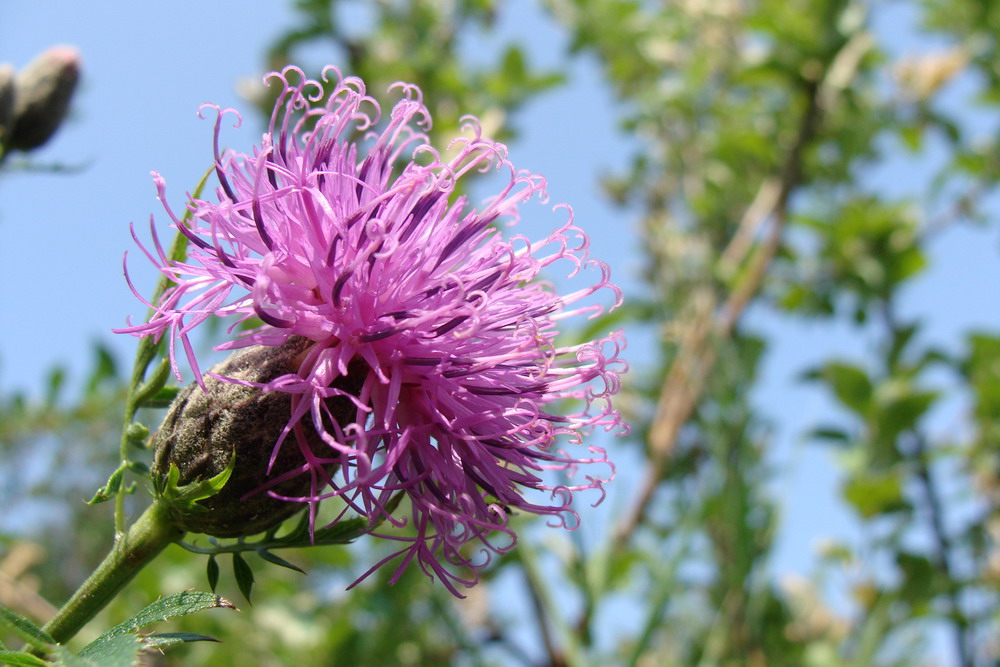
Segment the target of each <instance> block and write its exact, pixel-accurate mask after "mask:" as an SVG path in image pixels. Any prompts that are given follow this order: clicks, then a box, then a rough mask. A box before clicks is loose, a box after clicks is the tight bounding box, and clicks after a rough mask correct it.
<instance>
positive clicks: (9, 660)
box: [0, 651, 50, 667]
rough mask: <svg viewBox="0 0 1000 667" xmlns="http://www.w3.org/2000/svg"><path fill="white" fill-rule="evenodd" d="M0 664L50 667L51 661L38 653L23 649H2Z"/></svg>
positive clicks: (23, 666) (21, 666) (20, 666)
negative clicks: (25, 651)
mask: <svg viewBox="0 0 1000 667" xmlns="http://www.w3.org/2000/svg"><path fill="white" fill-rule="evenodd" d="M0 665H16V666H17V667H48V666H49V665H50V663H48V662H46V661H44V660H42V659H41V658H39V657H38V656H36V655H32V654H30V653H23V652H21V651H0Z"/></svg>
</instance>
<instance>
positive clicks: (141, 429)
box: [125, 422, 149, 447]
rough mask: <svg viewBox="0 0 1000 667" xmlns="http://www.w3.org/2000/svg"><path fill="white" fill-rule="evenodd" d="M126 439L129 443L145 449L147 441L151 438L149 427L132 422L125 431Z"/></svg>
mask: <svg viewBox="0 0 1000 667" xmlns="http://www.w3.org/2000/svg"><path fill="white" fill-rule="evenodd" d="M125 437H126V438H128V441H129V442H130V443H131V444H133V445H136V446H138V447H144V446H145V445H146V439H147V438H149V427H148V426H146V425H145V424H140V423H139V422H132V423H131V424H129V425H128V428H127V429H125Z"/></svg>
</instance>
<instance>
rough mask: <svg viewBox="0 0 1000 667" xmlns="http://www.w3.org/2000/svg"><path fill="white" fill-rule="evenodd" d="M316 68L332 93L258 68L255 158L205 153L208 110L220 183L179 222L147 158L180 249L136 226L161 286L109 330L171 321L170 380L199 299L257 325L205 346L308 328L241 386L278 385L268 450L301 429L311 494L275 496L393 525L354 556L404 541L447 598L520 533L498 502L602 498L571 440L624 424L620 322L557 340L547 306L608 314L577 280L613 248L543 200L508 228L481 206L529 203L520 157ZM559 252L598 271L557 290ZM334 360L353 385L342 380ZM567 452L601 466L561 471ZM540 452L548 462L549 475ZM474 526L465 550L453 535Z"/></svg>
mask: <svg viewBox="0 0 1000 667" xmlns="http://www.w3.org/2000/svg"><path fill="white" fill-rule="evenodd" d="M327 77H329V78H331V79H332V80H331V81H330V83H331V84H332V86H333V90H332V92H330V93H329V94H328V95H325V94H324V90H323V86H322V84H321V83H319V82H316V81H311V80H307V79H306V78H305V77H304V75H303V74H302V72H301V71H300V70H298V69H296V68H292V67H289V68H286V69H285V70H284V71H283V72H281V73H280V74H278V73H274V74H271V75H269V77H268V80H272V79H273V80H277V82H278V83H280V84H281V85H282V86H283V88H282V90H281V92H280V94H279V95H278V99H277V101H276V103H275V107H274V111H273V113H272V115H271V120H270V125H269V127H268V131H267V133H266V134H264V137H263V140H262V142H261V144H260V146H258V147H255V148H254V151H253V153H252V154H250V155H245V154H241V153H235V152H231V151H224V152H221V151H220V150H219V147H218V144H219V130H220V125H221V121H222V118H223V117H224V116H226V115H227V114H229V113H233V114H235V112H234V111H232V110H231V109H225V110H220V109H219V108H218V107H215V106H210V107H209V108H211V109H214V110H215V111H216V114H217V118H216V123H215V171H216V174H217V176H218V179H219V183H220V187H219V188H218V189H217V192H216V201H205V200H193V201H190V202H189V203H188V208H189V209H190V211H191V212H192V219H191V222H190V225H188V226H185V225H184V224H182V223H181V222H180V220H179V218H178V216H177V215H175V214H174V212H173V211H171V209H170V207H169V206H168V205H167V203H166V197H165V194H164V193H165V184H164V181H163V179H162V178H161V177H160V176H159V175H158V174H154V181H155V183H156V186H157V190H158V193H159V199H160V200H161V201H162V202H163V205H164V207H165V208H166V210H167V214H168V215H169V216H170V218H171V219H172V220H173V222H174V226H175V227H176V228H177V229H179V230H180V231H181V232H182V233H184V234H185V235H186V236H187V237H188V238H189V239H190V241H191V246H190V252H189V256H188V259H187V260H186V261H184V262H174V261H171V260H169V259H168V258H167V256H166V254H165V253H164V251H163V248H162V246H161V244H160V242H159V240H158V239H157V237H156V230H155V228H153V250H152V251H149V250H147V249H146V248H145V247H143V246H142V244H141V243H139V242H138V240H137V243H139V245H140V247H141V248H142V249H143V251H144V252H145V253H146V255H147V257H148V258H149V259H150V260H151V261H152V262H153V263H154V264H155V265H156V266H157V267H158V268H159V269H160V271H162V272H163V273H164V274H166V275H167V276H169V277H170V278H171V280H173V281H174V282H175V285H174V286H173V287H171V288H170V289H169V290H167V292H166V293H165V294H164V295H163V297H162V299H161V300H160V301H159V303H157V304H155V306H154V308H155V312H154V314H153V315H152V317H151V318H150V320H149V322H148V323H146V324H141V325H136V326H132V325H130V326H129V327H128V328H126V329H121V330H119V332H121V333H130V334H133V335H135V336H150V335H152V336H157V337H159V336H162V335H164V334H165V333H168V334H169V350H170V357H171V361H172V363H173V366H174V372H175V373H176V374H177V376H178V378H180V377H181V376H180V370H179V365H178V356H181V353H180V352H179V350H178V348H177V342H178V341H179V342H180V343H181V348H182V349H183V356H185V357H186V358H187V361H188V363H189V364H190V365H191V367H192V369H193V370H194V372H195V375H196V377H198V378H199V380H198V381H199V382H200V383H201V382H203V380H202V379H201V371H200V369H199V366H198V361H197V359H196V358H195V354H194V352H193V348H192V345H191V343H190V342H189V336H190V334H191V331H192V330H193V329H194V328H196V327H197V326H198V325H199V324H201V323H202V322H204V321H205V320H207V319H208V318H209V317H220V318H231V319H232V320H234V325H233V326H234V327H235V326H236V325H237V324H240V323H242V322H245V321H247V320H251V321H253V322H255V323H256V324H257V326H256V327H255V328H253V329H252V330H250V331H248V332H246V333H241V334H240V335H238V336H236V337H235V338H234V339H233V340H230V341H228V342H226V343H224V344H222V345H220V346H219V347H218V348H217V349H220V350H228V349H236V348H243V347H248V346H281V345H283V344H285V343H286V342H287V341H288V340H289V339H290V337H293V336H296V337H299V336H300V337H304V338H307V339H308V340H309V341H311V343H310V344H309V346H308V348H307V351H306V352H305V353H303V354H302V355H301V363H300V364H299V366H298V370H297V372H296V373H293V374H287V375H282V376H280V377H278V378H276V379H274V380H272V381H270V382H266V383H261V384H259V385H255V386H259V388H260V389H262V390H263V391H266V392H268V391H274V392H285V393H287V394H290V395H291V396H292V402H291V406H292V407H291V414H289V418H288V424H287V426H286V427H285V428H284V431H283V432H282V433H281V434H280V437H278V438H276V442H275V443H274V454H273V455H272V461H273V458H274V456H276V455H277V452H278V451H279V450H280V448H282V447H296V446H298V447H300V448H301V450H302V452H303V464H302V466H301V467H299V468H297V469H296V470H295V471H293V472H294V474H297V475H308V476H309V477H310V478H311V483H310V485H309V488H310V489H311V491H310V493H308V494H306V495H304V496H302V497H289V498H285V499H286V500H288V501H289V502H300V503H308V504H309V506H310V508H311V510H312V512H313V516H315V507H316V504H317V503H318V502H319V501H321V500H323V499H326V498H332V497H337V498H340V499H342V500H343V501H344V502H345V503H346V507H347V508H348V509H350V510H353V511H354V512H357V513H358V514H359V515H361V516H364V517H367V518H368V520H369V521H370V522H371V524H372V526H373V530H374V531H375V532H377V529H374V526H375V524H376V522H380V521H387V522H388V523H390V524H392V525H395V526H402V525H407V524H408V525H409V526H410V527H411V530H410V531H409V532H408V533H407V532H405V531H404V536H402V537H401V536H400V534H398V533H393V534H385V535H383V536H384V537H388V538H391V539H394V540H400V541H401V544H402V548H401V549H400V550H399V551H397V552H396V553H394V554H392V555H391V556H389V557H388V558H386V559H385V560H383V561H381V562H380V563H379V564H377V565H376V566H375V567H373V568H372V569H371V570H369V572H368V573H370V572H371V571H372V570H374V569H375V568H376V567H379V566H380V565H382V564H384V563H385V562H387V561H389V560H391V559H392V558H394V557H398V556H400V555H402V556H403V558H402V559H401V562H400V564H399V567H398V570H397V571H396V573H395V575H394V578H395V577H398V576H399V575H400V574H401V573H402V571H403V570H404V569H405V568H406V567H407V566H408V564H409V563H410V562H411V561H413V560H414V559H416V560H417V561H418V563H419V564H420V566H421V568H422V569H423V570H424V571H425V572H427V573H428V574H431V573H433V574H436V575H437V577H438V578H440V579H441V580H442V581H443V582H444V583H445V585H446V586H447V587H448V588H449V589H450V590H451V591H452V592H453V593H454V594H456V595H458V594H459V593H458V591H457V590H456V588H455V583H458V582H460V583H464V584H466V585H470V586H471V585H472V584H474V583H475V581H476V579H477V577H478V570H479V569H480V568H481V567H483V566H484V565H485V564H486V563H487V562H488V561H489V559H490V553H491V552H503V551H506V550H507V549H509V548H511V547H512V546H513V544H514V543H515V540H516V536H515V535H514V533H513V531H512V529H511V528H510V527H509V526H508V512H509V511H511V510H521V511H525V512H531V513H535V514H545V515H549V516H550V517H551V521H550V523H552V524H553V525H561V526H564V527H570V528H572V527H575V525H576V522H577V520H578V517H577V516H576V514H575V512H573V510H572V509H571V508H570V503H571V499H572V495H573V493H574V492H576V491H580V490H584V489H596V490H597V491H598V493H599V494H600V495H599V497H598V502H600V500H601V499H602V498H603V488H602V486H603V484H604V483H605V482H606V481H608V480H609V479H610V478H611V477H612V476H613V472H614V469H613V466H611V464H610V463H609V461H608V459H607V456H606V455H605V452H604V450H602V449H600V448H598V447H596V446H593V445H588V444H586V443H585V442H584V440H585V438H586V436H587V435H588V434H589V433H590V432H591V431H592V430H593V429H594V428H595V427H601V428H604V429H605V430H608V431H613V430H617V431H621V432H624V431H625V430H626V427H625V426H624V425H623V424H622V422H621V419H620V416H619V414H618V412H617V411H616V410H615V409H614V408H613V406H612V402H611V398H612V396H613V395H614V394H615V393H617V391H618V390H619V388H620V380H619V374H620V373H621V372H622V371H624V370H625V367H626V365H625V363H624V361H622V360H621V359H620V357H619V354H620V352H621V350H622V348H623V347H624V339H623V337H622V336H621V333H620V332H618V333H613V334H610V335H609V336H608V337H606V338H602V339H600V340H596V341H592V342H586V343H582V344H577V345H561V344H560V343H559V342H557V340H556V337H557V333H558V329H557V327H558V324H559V322H560V321H562V320H565V319H567V318H570V317H572V316H576V315H589V316H590V317H596V316H597V315H599V314H601V312H603V310H604V306H603V305H601V303H599V302H597V299H589V298H588V297H591V295H593V294H595V293H596V292H603V291H605V290H606V293H607V294H608V295H609V297H610V298H608V299H605V301H612V302H613V305H612V307H615V306H617V305H618V304H619V303H620V300H621V293H620V291H619V290H618V288H617V287H615V286H614V285H613V284H612V283H611V282H610V280H609V271H608V267H607V266H606V265H605V264H603V263H601V262H599V261H597V260H594V259H590V258H589V256H588V239H587V236H586V235H585V234H584V233H583V232H582V231H581V230H579V229H578V228H576V227H575V226H573V214H572V211H571V210H570V209H569V207H568V206H564V205H561V206H556V207H555V208H554V209H553V210H554V211H556V212H557V215H558V216H559V217H560V218H563V219H564V222H562V223H561V224H560V225H559V227H558V229H556V230H555V231H554V232H552V233H551V234H550V235H549V236H548V237H547V238H545V239H542V240H541V241H537V242H532V241H529V240H528V239H526V238H524V237H523V236H514V237H513V238H511V239H509V240H506V239H504V238H503V236H502V234H501V232H500V231H499V230H498V225H503V224H507V225H510V224H514V223H516V222H517V221H518V219H519V207H520V206H521V205H522V204H525V203H527V202H528V201H529V200H531V199H533V198H537V199H538V200H540V201H541V202H542V203H544V202H545V201H546V195H545V180H544V179H543V178H542V177H540V176H538V175H536V174H531V173H529V172H526V171H517V170H516V169H515V168H514V166H513V165H512V164H511V163H510V162H509V161H508V159H507V150H506V148H505V147H504V146H503V145H502V144H499V143H496V142H494V141H491V140H489V139H487V138H485V137H483V136H482V135H481V131H480V128H479V125H478V123H477V121H476V119H475V118H471V117H467V118H466V119H465V127H464V133H463V136H461V137H459V138H457V139H455V140H454V141H453V142H452V143H451V145H450V146H449V147H448V151H447V152H446V153H439V152H438V151H437V150H435V149H434V148H433V147H431V146H430V145H428V144H427V137H426V136H425V135H424V134H423V133H422V130H426V129H427V128H428V127H429V126H430V117H429V114H428V112H427V109H426V108H425V107H424V106H423V104H422V103H421V93H420V90H419V89H418V88H416V87H415V86H412V85H407V84H396V85H395V86H394V88H396V89H398V90H399V91H401V99H400V100H399V101H398V102H397V103H396V104H395V106H394V107H393V108H392V112H391V114H390V117H389V118H388V119H387V120H384V121H383V120H381V119H380V111H379V107H378V105H377V103H376V102H375V101H374V100H373V99H372V98H370V97H368V96H367V95H365V86H364V83H363V82H362V81H361V80H360V79H357V78H351V77H348V78H341V77H340V75H339V73H338V72H336V70H334V69H332V68H328V69H327V70H325V71H324V79H326V78H327ZM236 124H237V126H238V124H239V123H238V122H237V123H236ZM445 155H447V156H448V157H445ZM407 159H408V160H409V161H406V160H407ZM400 165H402V166H400ZM490 168H496V169H498V170H501V172H502V173H509V175H510V177H509V179H508V180H507V181H506V184H505V187H503V189H502V190H501V191H500V192H499V193H498V194H496V195H495V196H493V197H491V198H490V199H489V200H487V201H486V202H485V203H484V204H483V205H482V207H481V208H474V207H472V206H471V205H470V203H469V201H468V198H467V197H466V196H465V195H457V194H456V185H457V184H458V182H459V181H460V180H462V179H463V178H464V177H465V176H466V175H468V174H469V173H470V172H473V171H481V172H483V171H487V170H489V169H490ZM151 228H152V224H151ZM133 236H134V234H133ZM557 263H558V264H557ZM553 265H556V266H555V267H553ZM560 266H567V267H568V269H569V275H570V276H574V275H577V274H578V273H581V272H588V273H591V272H592V273H594V274H595V279H594V284H592V285H589V286H587V287H584V288H582V289H579V290H577V291H574V292H572V293H570V294H565V295H559V294H557V293H556V292H555V291H554V290H553V288H552V286H551V285H550V284H548V283H546V282H543V281H541V280H540V279H539V276H540V275H541V274H542V273H544V272H546V271H550V270H554V269H558V268H559V267H560ZM587 282H591V281H587ZM129 284H130V285H131V281H130V282H129ZM133 291H135V288H134V287H133ZM136 295H137V296H139V298H140V299H142V297H141V296H140V295H139V294H138V292H136ZM253 318H258V320H259V321H258V320H254V319H253ZM232 330H233V328H231V329H230V331H232ZM348 374H350V375H351V377H352V379H355V381H354V382H352V383H350V384H353V385H354V386H360V387H361V388H360V391H356V392H354V393H349V392H347V391H345V390H344V389H339V388H337V387H343V386H345V382H343V380H342V381H341V382H339V383H337V380H338V379H339V378H343V376H345V375H348ZM357 374H362V377H361V378H355V376H356V375H357ZM217 379H219V380H221V381H223V382H232V383H240V384H248V383H246V382H245V381H240V380H238V379H235V378H226V377H217ZM335 385H336V386H335ZM335 396H346V397H347V398H349V399H350V401H352V402H353V405H354V406H355V410H354V412H355V415H354V419H353V420H350V421H349V422H348V423H344V420H343V418H341V419H339V420H338V419H337V418H335V417H334V416H333V414H332V412H331V410H330V409H329V407H328V402H329V399H330V398H331V397H335ZM566 399H572V400H566ZM303 424H308V425H310V428H311V429H314V430H315V432H316V433H318V434H319V436H320V437H321V438H322V441H323V443H325V446H326V447H328V452H326V453H325V456H317V455H316V454H315V453H314V452H313V451H312V450H311V449H310V448H309V447H308V446H304V445H303V439H304V437H305V436H304V435H303V430H304V429H303V428H302V426H303ZM296 441H297V442H298V444H296ZM566 445H576V446H577V447H576V448H578V449H582V450H583V451H582V453H579V454H571V453H569V452H568V451H567V449H565V448H564V447H565V446H566ZM583 466H586V469H587V470H588V471H596V472H591V473H589V474H586V475H584V476H583V479H582V480H577V482H576V483H570V482H569V481H567V480H570V479H571V478H572V477H573V474H574V473H575V472H576V470H577V468H580V467H583ZM331 470H333V471H335V472H334V473H332V474H331V472H330V471H331ZM552 470H555V471H563V475H562V476H555V477H556V478H555V479H554V478H553V477H554V476H553V475H552V473H546V472H545V471H552ZM601 475H603V476H604V477H603V478H602V477H601ZM283 477H284V478H286V479H287V477H288V473H286V474H285V475H284V476H283ZM280 481H282V480H280V479H275V480H270V481H269V482H268V483H266V484H265V485H264V486H263V487H262V488H261V490H260V491H259V492H267V493H270V494H272V495H276V494H275V492H274V491H273V490H269V489H273V487H274V486H276V485H277V483H278V482H280ZM398 492H403V493H405V494H406V497H407V499H408V501H409V503H408V504H409V516H408V517H406V518H400V517H398V516H391V515H389V512H388V510H387V507H386V505H387V503H388V502H389V500H390V498H391V497H393V496H394V495H395V494H397V493H398ZM401 507H403V508H405V507H407V503H405V502H404V504H403V505H402V506H401ZM345 511H346V510H345ZM470 542H475V543H478V544H479V545H481V547H480V549H478V551H479V552H480V553H479V554H477V553H476V551H477V550H476V549H469V548H463V547H464V545H466V544H467V543H470ZM368 573H366V575H365V576H367V574H368Z"/></svg>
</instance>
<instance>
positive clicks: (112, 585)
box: [45, 502, 184, 643]
mask: <svg viewBox="0 0 1000 667" xmlns="http://www.w3.org/2000/svg"><path fill="white" fill-rule="evenodd" d="M183 536H184V531H183V530H181V529H180V528H177V527H176V526H175V525H174V524H173V522H172V521H170V519H169V517H168V516H167V512H166V509H165V507H163V506H162V505H160V504H159V503H155V502H154V503H153V504H152V505H151V506H150V507H149V509H147V510H146V511H145V512H144V513H143V515H142V516H141V517H139V519H138V520H137V521H136V522H135V523H134V524H132V526H131V527H130V528H129V530H128V533H126V534H125V535H123V536H121V537H120V538H118V539H117V540H115V546H114V547H113V548H112V549H111V553H109V554H108V555H107V557H106V558H105V559H104V562H102V563H101V564H100V565H99V566H98V567H97V569H96V570H94V572H93V574H91V575H90V577H88V578H87V580H86V581H85V582H83V585H81V586H80V588H78V589H77V591H76V593H74V594H73V597H71V598H70V599H69V602H67V603H66V604H65V605H63V608H62V609H60V610H59V611H58V612H57V613H56V615H55V616H54V617H53V618H52V620H51V621H49V622H48V623H47V624H46V625H45V631H46V632H48V633H49V634H50V635H52V637H53V638H54V639H55V640H56V641H57V642H59V643H64V642H66V641H67V640H69V639H70V638H72V637H73V635H75V634H76V633H77V632H78V631H79V630H80V628H82V627H83V626H84V625H86V624H87V623H88V622H89V621H90V620H91V619H92V618H94V616H96V615H97V613H98V612H100V611H101V610H102V609H104V607H105V606H107V604H108V603H109V602H111V600H112V599H113V598H114V597H115V595H117V594H118V592H119V591H121V589H123V588H124V587H125V585H126V584H127V583H128V582H130V581H132V579H133V578H134V577H135V575H137V574H138V573H139V571H140V570H141V569H142V568H144V567H146V565H148V564H149V563H150V562H151V561H152V560H153V559H154V558H156V556H158V555H159V553H160V552H161V551H163V550H164V549H165V548H167V545H169V544H171V543H173V542H176V541H177V540H179V539H181V538H182V537H183Z"/></svg>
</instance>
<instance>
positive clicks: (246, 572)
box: [233, 551, 253, 602]
mask: <svg viewBox="0 0 1000 667" xmlns="http://www.w3.org/2000/svg"><path fill="white" fill-rule="evenodd" d="M233 573H234V574H235V575H236V585H237V586H239V587H240V593H243V597H245V598H246V599H247V602H250V591H251V590H252V589H253V570H251V569H250V566H249V565H248V564H247V562H246V560H244V559H243V556H241V555H240V554H239V552H238V551H234V552H233Z"/></svg>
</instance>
